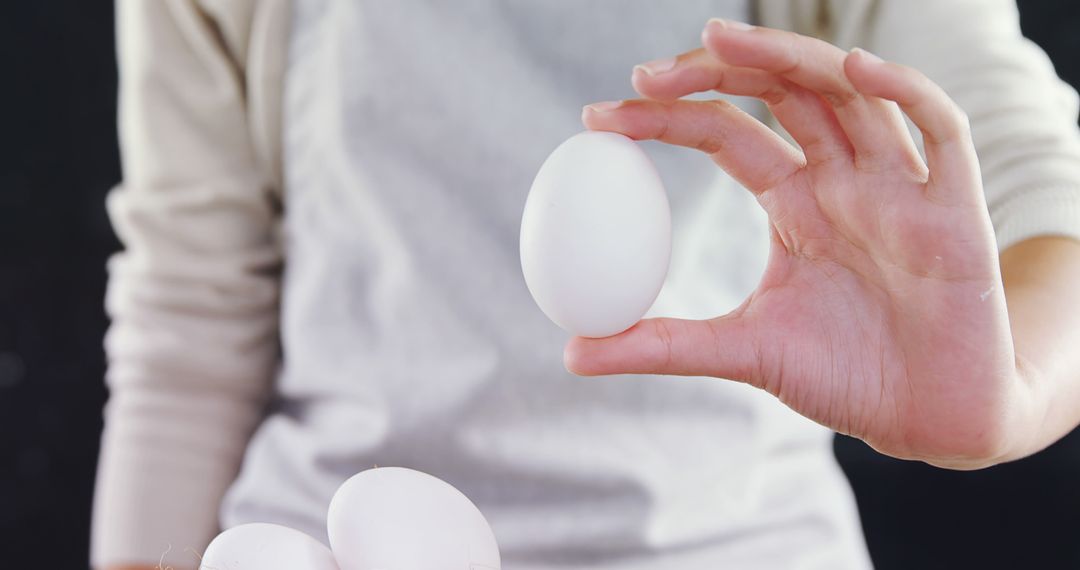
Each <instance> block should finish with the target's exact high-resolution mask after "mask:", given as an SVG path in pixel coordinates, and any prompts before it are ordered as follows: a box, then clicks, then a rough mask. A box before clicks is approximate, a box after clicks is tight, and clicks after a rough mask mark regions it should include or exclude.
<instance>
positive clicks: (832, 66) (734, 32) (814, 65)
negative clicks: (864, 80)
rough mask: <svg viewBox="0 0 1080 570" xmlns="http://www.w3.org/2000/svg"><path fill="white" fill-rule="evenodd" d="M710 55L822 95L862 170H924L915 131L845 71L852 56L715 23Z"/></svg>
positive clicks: (787, 35)
mask: <svg viewBox="0 0 1080 570" xmlns="http://www.w3.org/2000/svg"><path fill="white" fill-rule="evenodd" d="M702 43H703V44H704V45H705V49H706V50H708V52H709V53H711V54H712V55H714V56H715V57H717V58H718V59H720V60H721V61H724V62H726V63H728V64H730V65H735V66H739V67H750V68H754V69H761V70H764V71H768V72H771V73H776V74H778V75H781V76H783V77H785V78H787V79H789V80H790V81H792V82H794V83H796V84H798V85H801V86H803V87H806V88H807V89H810V90H812V91H815V92H817V93H819V94H820V95H821V96H822V97H823V98H824V99H825V100H826V101H828V102H829V104H830V105H831V106H832V108H833V111H834V112H835V113H836V118H837V120H838V121H839V122H840V125H841V127H842V128H843V129H844V132H845V133H847V136H848V139H849V140H850V141H851V144H852V146H853V147H854V150H855V157H856V163H857V164H860V165H863V166H890V165H897V164H900V165H903V166H906V167H908V168H913V169H923V168H925V167H924V166H923V165H922V159H921V158H919V154H918V151H917V150H916V148H915V143H914V141H913V140H912V139H911V133H910V132H909V131H908V130H907V125H906V124H905V123H904V119H903V116H902V115H901V113H900V109H899V108H897V106H896V104H895V103H892V102H890V101H885V100H883V99H878V98H876V97H867V96H864V95H862V94H861V93H860V92H859V91H858V90H857V89H855V87H854V86H853V85H852V84H851V82H850V81H849V80H848V78H847V75H846V74H845V73H844V59H845V58H846V57H847V52H845V51H843V50H841V49H840V48H838V47H836V46H834V45H832V44H829V43H828V42H824V41H822V40H818V39H815V38H809V37H806V36H802V35H799V34H795V33H792V32H785V31H780V30H772V29H768V28H759V27H754V26H749V25H747V24H743V23H740V22H727V21H723V20H715V19H714V20H710V21H709V23H708V24H707V25H706V26H705V31H704V32H703V33H702Z"/></svg>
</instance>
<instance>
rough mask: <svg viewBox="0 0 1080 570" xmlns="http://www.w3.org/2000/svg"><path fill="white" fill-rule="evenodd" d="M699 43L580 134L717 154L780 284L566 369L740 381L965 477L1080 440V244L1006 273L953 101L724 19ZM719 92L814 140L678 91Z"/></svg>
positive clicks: (876, 69)
mask: <svg viewBox="0 0 1080 570" xmlns="http://www.w3.org/2000/svg"><path fill="white" fill-rule="evenodd" d="M702 43H703V45H704V47H703V48H702V49H698V50H695V51H692V52H688V53H685V54H682V55H680V56H678V57H677V58H672V59H666V60H657V61H653V62H649V63H646V64H643V65H640V66H638V67H636V68H635V69H634V72H633V78H632V81H633V85H634V87H635V89H636V90H637V91H638V93H640V94H641V95H642V96H643V98H642V99H636V100H628V101H619V102H605V103H596V104H593V105H589V106H587V107H585V109H584V111H583V116H582V120H583V122H584V123H585V125H586V127H588V128H590V129H594V130H605V131H614V132H619V133H622V134H625V135H627V136H629V137H630V138H633V139H638V140H640V139H657V140H661V141H664V142H667V143H671V144H676V145H683V146H687V147H692V148H696V149H699V150H701V151H704V152H706V153H707V154H709V155H710V156H711V158H712V159H713V160H714V161H715V162H716V163H717V164H718V165H719V166H720V167H721V168H723V169H724V170H725V171H727V172H728V173H729V174H731V175H732V176H733V177H734V178H736V179H737V180H738V181H739V182H741V183H742V184H743V185H744V186H745V187H746V188H747V189H749V190H750V191H751V192H752V193H753V194H754V195H755V196H756V198H757V201H758V203H759V204H760V205H761V207H762V208H764V209H765V211H766V212H767V214H768V217H769V225H770V232H771V237H772V240H771V253H770V257H769V261H768V265H767V268H766V271H765V273H764V275H763V277H762V280H761V282H760V283H759V285H758V287H757V289H756V290H755V291H754V292H753V293H752V294H751V296H750V297H749V298H748V299H747V300H746V301H745V302H744V303H743V304H742V305H741V306H740V307H738V308H737V309H735V310H734V311H732V312H731V313H729V314H727V315H723V316H720V317H717V318H714V319H709V320H704V321H691V320H682V319H664V318H660V319H646V320H643V321H641V322H640V323H638V324H637V325H635V326H634V327H632V328H631V329H630V330H628V331H626V332H624V333H621V334H619V335H616V336H613V337H609V338H604V339H588V338H580V337H578V338H573V339H571V340H570V342H569V343H568V345H567V347H566V351H565V355H564V357H565V362H566V366H567V368H568V369H569V370H570V371H572V372H574V373H577V374H581V375H607V374H621V373H649V374H672V375H690V376H714V377H718V378H727V379H731V380H737V381H741V382H745V383H748V384H751V385H753V386H756V387H758V388H761V389H764V390H766V391H768V392H769V393H771V394H773V395H774V396H776V397H777V398H779V399H780V400H781V401H782V402H783V403H785V404H786V405H788V406H790V407H791V408H793V409H794V410H795V411H797V412H799V413H800V414H802V415H804V416H806V417H808V418H810V419H812V420H814V421H816V422H818V423H820V424H822V425H825V426H827V427H830V428H832V429H834V430H836V431H839V432H841V433H846V434H850V435H853V436H856V437H859V438H861V439H863V440H864V441H866V442H867V443H868V444H870V445H871V446H873V447H874V448H875V449H877V450H878V451H881V452H883V453H886V454H888V455H891V456H894V457H899V458H905V459H917V460H922V461H926V462H928V463H931V464H934V465H938V466H942V467H949V468H956V469H975V468H980V467H985V466H988V465H993V464H996V463H999V462H1002V461H1007V460H1011V459H1015V458H1019V457H1022V456H1024V455H1027V454H1030V453H1033V452H1034V451H1037V450H1038V449H1041V448H1042V447H1045V446H1046V445H1049V444H1050V443H1051V442H1053V441H1054V440H1056V439H1057V438H1058V437H1060V436H1062V435H1064V434H1065V433H1067V432H1068V430H1069V429H1071V428H1072V427H1073V426H1075V425H1076V422H1077V421H1078V415H1080V414H1078V412H1077V411H1076V410H1077V409H1078V405H1080V394H1078V393H1077V392H1078V389H1077V385H1078V384H1080V378H1077V374H1076V372H1075V371H1076V370H1078V369H1080V361H1078V359H1077V357H1076V356H1074V355H1071V354H1068V353H1077V352H1080V351H1077V350H1075V348H1074V347H1076V346H1078V341H1080V335H1078V333H1077V329H1080V317H1078V315H1077V314H1076V313H1077V311H1076V310H1075V298H1076V295H1077V293H1076V291H1077V289H1078V288H1080V244H1077V243H1075V242H1073V241H1071V240H1068V239H1065V238H1048V239H1037V240H1030V241H1029V242H1025V243H1022V244H1019V245H1018V246H1017V247H1014V248H1010V250H1009V251H1007V252H1005V254H1004V256H1003V257H1002V260H999V257H998V251H997V246H996V242H995V236H994V231H993V227H992V225H991V222H990V218H989V214H988V211H987V205H986V201H985V197H984V194H983V188H982V180H981V173H980V169H979V164H978V160H977V158H976V155H975V148H974V145H973V143H972V139H971V135H970V127H969V124H968V121H967V117H966V116H965V115H964V113H963V112H962V111H961V110H960V109H959V107H957V105H956V104H955V103H954V102H953V101H952V100H951V99H950V98H949V97H948V96H947V95H946V94H945V92H944V91H943V90H942V89H941V88H940V87H938V86H937V85H936V84H934V83H933V82H931V81H930V80H929V79H928V78H926V77H925V76H924V75H922V74H921V73H919V72H917V71H916V70H914V69H911V68H908V67H904V66H901V65H897V64H894V63H888V62H885V61H882V60H880V59H878V58H877V57H875V56H873V55H871V54H869V53H867V52H864V51H862V50H853V51H852V52H851V53H848V52H844V51H842V50H840V49H838V48H836V47H834V46H832V45H830V44H828V43H826V42H823V41H820V40H817V39H812V38H808V37H804V36H800V35H797V34H793V33H789V32H784V31H779V30H772V29H767V28H760V27H752V26H748V25H746V24H742V23H738V22H730V21H722V20H711V21H710V22H709V23H708V24H707V26H706V27H705V30H704V32H703V34H702ZM703 91H717V92H721V93H727V94H732V95H742V96H751V97H757V98H759V99H761V100H763V101H764V102H765V103H766V104H767V105H768V107H769V109H770V110H771V112H772V113H773V115H774V116H775V117H776V119H777V120H778V121H779V122H780V123H781V125H782V126H783V127H784V128H785V129H786V130H787V131H788V133H789V134H790V135H791V137H792V138H793V139H794V141H795V142H796V143H797V144H798V147H799V148H796V147H794V146H792V145H791V144H789V143H788V142H786V141H785V140H784V139H783V138H781V137H780V136H779V135H777V134H775V133H774V132H772V131H771V130H770V129H768V128H767V127H766V126H765V125H763V124H762V123H760V122H759V121H757V120H755V119H754V118H752V117H750V116H749V115H747V114H745V113H743V112H742V111H740V110H739V109H738V108H736V107H735V106H733V105H731V104H730V103H727V102H724V101H689V100H680V99H679V98H680V97H683V96H685V95H688V94H691V93H696V92H703ZM903 114H906V115H907V116H908V117H909V118H910V119H911V120H912V121H913V122H914V123H915V125H916V126H917V127H918V128H919V130H920V131H921V132H922V136H923V141H924V145H925V154H926V161H925V162H924V161H923V160H922V158H921V157H920V156H919V153H918V151H917V147H916V145H915V143H914V141H913V140H912V138H911V135H910V133H909V132H908V130H907V127H906V126H905V123H904V121H903ZM1014 250H1015V251H1014ZM1003 267H1004V268H1005V269H1006V275H1005V281H1004V282H1003V278H1002V268H1003ZM1006 291H1008V298H1009V299H1008V300H1009V302H1010V304H1012V305H1014V306H1015V310H1014V311H1013V312H1012V313H1010V312H1009V311H1008V310H1007V306H1006V296H1007V295H1006ZM1069 301H1073V303H1072V308H1073V310H1071V311H1061V310H1060V305H1061V303H1062V302H1069ZM1010 320H1011V321H1012V322H1011V323H1010ZM1065 343H1071V344H1065ZM1070 374H1071V376H1070ZM1066 393H1067V394H1069V397H1068V398H1061V399H1059V398H1058V396H1061V395H1063V394H1066ZM1055 401H1057V403H1056V404H1053V402H1055Z"/></svg>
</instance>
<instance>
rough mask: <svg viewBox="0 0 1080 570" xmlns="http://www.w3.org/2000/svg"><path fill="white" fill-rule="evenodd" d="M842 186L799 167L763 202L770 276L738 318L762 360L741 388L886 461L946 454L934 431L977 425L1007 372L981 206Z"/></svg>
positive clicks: (885, 180) (867, 180)
mask: <svg viewBox="0 0 1080 570" xmlns="http://www.w3.org/2000/svg"><path fill="white" fill-rule="evenodd" d="M825 168H830V167H829V166H826V167H825ZM843 174H844V173H831V172H825V173H822V172H815V171H814V170H813V169H807V170H804V171H803V172H801V173H800V174H798V175H796V176H795V177H793V178H792V179H791V180H790V182H789V183H786V184H784V185H783V186H780V187H777V188H775V189H773V190H770V191H769V192H767V193H765V194H764V195H763V196H762V200H763V201H772V202H775V203H776V204H778V205H782V206H776V208H778V209H780V211H771V221H772V226H773V228H774V234H773V235H774V243H773V245H774V249H773V254H772V258H771V260H770V263H769V267H768V270H767V272H766V275H765V277H764V279H763V280H762V283H761V285H760V287H759V288H758V290H757V291H756V292H755V293H754V295H753V296H752V297H751V298H750V299H749V301H748V302H747V303H746V304H745V305H744V307H743V308H741V309H740V311H741V312H742V313H743V315H744V316H745V319H746V322H747V324H748V326H749V327H750V328H751V330H752V331H753V333H752V336H753V337H754V338H755V339H756V340H755V342H756V344H757V345H758V346H759V347H760V348H759V351H760V354H761V357H760V360H759V363H758V364H759V366H760V369H759V370H756V371H750V377H749V378H748V381H750V382H751V383H754V384H755V385H759V386H761V387H763V388H764V389H766V390H768V391H769V392H771V393H772V394H774V395H776V396H777V397H778V398H780V400H781V401H783V402H784V403H786V404H787V405H789V406H791V407H792V408H794V409H795V410H797V411H799V412H800V413H802V414H804V415H806V416H808V417H810V418H811V419H814V420H816V421H818V422H820V423H822V424H825V425H827V426H829V427H832V428H833V429H836V430H838V431H841V432H844V433H851V434H856V435H859V436H860V437H862V438H863V439H866V440H867V441H868V442H870V443H871V444H872V445H875V446H876V447H878V448H879V449H883V450H886V451H888V452H890V453H892V454H894V455H902V456H912V455H914V454H915V452H914V450H915V449H918V450H925V447H926V446H928V445H942V447H943V449H942V450H941V451H942V452H946V453H947V451H948V450H947V447H949V446H950V445H951V444H952V443H953V442H948V441H946V442H942V440H941V435H940V434H942V433H946V434H947V433H950V431H952V430H950V429H949V428H948V426H945V425H942V424H950V425H972V426H982V425H986V424H987V423H988V420H990V419H992V414H996V413H998V410H997V409H996V408H995V401H994V400H993V399H994V398H995V397H996V395H997V394H998V393H999V391H998V390H996V389H993V384H994V383H995V382H996V381H999V380H1000V379H1002V378H1003V376H1004V374H1005V373H1006V372H1007V371H1008V370H1009V368H1008V367H1009V365H1011V364H1012V363H1011V361H1010V359H1009V358H1008V354H1009V351H1010V346H1011V344H1010V342H1009V338H1010V337H1009V329H1008V323H1007V321H1006V320H1005V319H1004V318H1003V315H1004V306H1003V301H1002V297H1001V296H1000V294H997V295H995V294H994V293H995V291H994V290H992V285H990V284H993V283H995V282H996V281H997V280H998V276H997V266H996V263H995V258H994V251H995V247H994V243H993V238H992V235H991V234H990V233H989V232H987V231H986V230H985V228H986V225H987V222H986V221H985V220H984V218H985V217H986V214H985V208H981V207H979V206H974V207H971V208H967V209H957V208H948V207H942V206H939V205H936V204H934V203H932V202H930V201H929V200H927V199H926V198H925V197H923V196H922V195H920V193H919V192H918V190H917V189H915V188H913V187H908V188H905V187H904V186H905V184H904V183H902V182H901V183H898V182H897V181H896V180H895V179H893V178H892V177H889V176H880V175H857V174H855V173H847V175H843ZM815 180H832V181H838V180H839V181H844V182H842V183H840V184H833V185H830V186H826V187H824V188H821V187H817V185H816V184H815ZM909 186H913V185H909ZM815 197H816V199H815ZM787 210H790V212H788V211H787ZM965 217H966V218H968V219H964V218H965ZM988 352H989V353H991V354H994V355H995V356H996V358H988V357H987V354H988ZM988 388H989V389H988ZM980 396H986V397H988V398H989V399H980ZM927 403H932V404H933V405H932V406H928V405H927ZM957 414H966V415H970V416H973V417H968V418H957V417H956V415H957ZM980 416H981V417H980ZM930 434H935V436H934V438H930ZM970 435H971V434H956V436H957V439H960V438H961V437H964V439H967V436H970ZM913 438H915V439H916V441H910V440H911V439H913ZM923 452H925V451H923Z"/></svg>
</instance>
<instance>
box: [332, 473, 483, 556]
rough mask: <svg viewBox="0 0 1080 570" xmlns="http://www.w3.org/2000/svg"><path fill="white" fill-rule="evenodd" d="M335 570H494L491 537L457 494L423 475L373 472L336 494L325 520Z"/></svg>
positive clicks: (476, 512)
mask: <svg viewBox="0 0 1080 570" xmlns="http://www.w3.org/2000/svg"><path fill="white" fill-rule="evenodd" d="M327 530H328V531H329V533H330V548H331V549H332V550H333V552H334V556H335V557H336V559H337V561H338V564H339V565H340V566H341V570H499V568H500V567H501V561H500V558H499V547H498V545H497V544H496V542H495V535H494V533H492V531H491V527H490V526H488V523H487V520H485V519H484V516H483V515H482V514H481V513H480V510H479V509H477V508H476V505H474V504H473V503H472V501H470V500H469V499H468V498H467V497H466V496H465V495H464V494H462V493H461V491H458V490H457V489H455V488H454V487H453V486H451V485H450V484H449V483H446V482H445V481H442V480H441V479H438V478H436V477H432V476H431V475H428V474H426V473H421V472H419V471H414V470H412V469H405V468H401V467H380V468H377V469H369V470H367V471H363V472H361V473H358V474H356V475H354V476H352V477H351V478H349V480H348V481H346V482H345V483H344V484H342V485H341V487H340V488H339V489H338V491H337V493H335V494H334V498H333V499H332V500H331V501H330V511H329V514H328V516H327Z"/></svg>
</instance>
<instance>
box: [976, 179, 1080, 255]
mask: <svg viewBox="0 0 1080 570" xmlns="http://www.w3.org/2000/svg"><path fill="white" fill-rule="evenodd" d="M990 218H991V220H992V221H993V223H994V232H995V234H996V235H997V244H998V251H1005V250H1006V249H1008V248H1009V247H1011V246H1013V245H1016V244H1018V243H1020V242H1022V241H1024V240H1027V239H1031V238H1035V237H1045V236H1061V237H1068V238H1072V239H1075V240H1077V241H1080V186H1077V185H1076V184H1075V183H1069V184H1061V185H1049V186H1041V187H1036V188H1032V189H1030V190H1027V191H1024V192H1018V193H1016V195H1014V196H1011V197H1010V198H1009V200H1007V201H1005V202H1004V203H1002V204H999V205H997V206H993V207H991V208H990Z"/></svg>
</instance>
